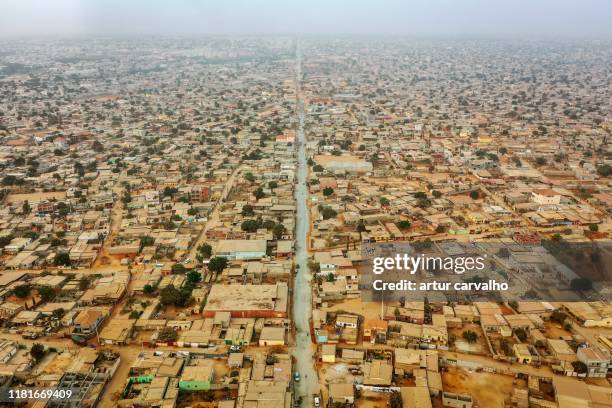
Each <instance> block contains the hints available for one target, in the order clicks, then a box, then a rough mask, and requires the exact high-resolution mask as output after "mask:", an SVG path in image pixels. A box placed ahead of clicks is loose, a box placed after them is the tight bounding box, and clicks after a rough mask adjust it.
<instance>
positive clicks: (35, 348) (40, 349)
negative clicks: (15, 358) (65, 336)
mask: <svg viewBox="0 0 612 408" xmlns="http://www.w3.org/2000/svg"><path fill="white" fill-rule="evenodd" d="M45 354H46V352H45V346H43V345H42V344H40V343H34V344H32V348H31V349H30V355H31V356H32V358H34V360H36V361H40V360H42V358H43V357H44V356H45Z"/></svg>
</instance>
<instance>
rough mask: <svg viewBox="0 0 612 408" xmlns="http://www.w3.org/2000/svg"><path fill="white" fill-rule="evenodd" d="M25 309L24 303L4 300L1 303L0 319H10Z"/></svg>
mask: <svg viewBox="0 0 612 408" xmlns="http://www.w3.org/2000/svg"><path fill="white" fill-rule="evenodd" d="M23 309H24V307H23V305H19V304H17V303H13V302H4V303H2V304H1V305H0V319H10V318H11V317H13V316H15V315H16V314H17V313H19V312H21V311H22V310H23Z"/></svg>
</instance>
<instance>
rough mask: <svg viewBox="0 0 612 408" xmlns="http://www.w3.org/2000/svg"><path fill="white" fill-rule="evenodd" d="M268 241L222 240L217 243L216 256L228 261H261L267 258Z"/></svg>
mask: <svg viewBox="0 0 612 408" xmlns="http://www.w3.org/2000/svg"><path fill="white" fill-rule="evenodd" d="M266 248H267V241H266V240H264V239H252V240H248V239H222V240H220V241H219V242H217V245H216V250H215V255H216V256H222V257H225V258H227V259H236V260H246V259H261V258H263V257H265V256H266Z"/></svg>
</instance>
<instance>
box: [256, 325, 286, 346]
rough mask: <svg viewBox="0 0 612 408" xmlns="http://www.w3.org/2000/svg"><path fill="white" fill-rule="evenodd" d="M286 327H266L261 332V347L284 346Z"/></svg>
mask: <svg viewBox="0 0 612 408" xmlns="http://www.w3.org/2000/svg"><path fill="white" fill-rule="evenodd" d="M285 334H286V328H285V327H271V326H266V327H264V328H263V329H262V330H261V334H260V335H259V345H260V346H284V345H285V340H286V336H285Z"/></svg>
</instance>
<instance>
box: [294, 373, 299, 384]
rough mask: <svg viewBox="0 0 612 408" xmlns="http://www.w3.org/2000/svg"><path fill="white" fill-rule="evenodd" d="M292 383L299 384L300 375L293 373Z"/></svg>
mask: <svg viewBox="0 0 612 408" xmlns="http://www.w3.org/2000/svg"><path fill="white" fill-rule="evenodd" d="M293 381H295V382H300V373H298V372H297V371H296V372H295V373H293Z"/></svg>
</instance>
